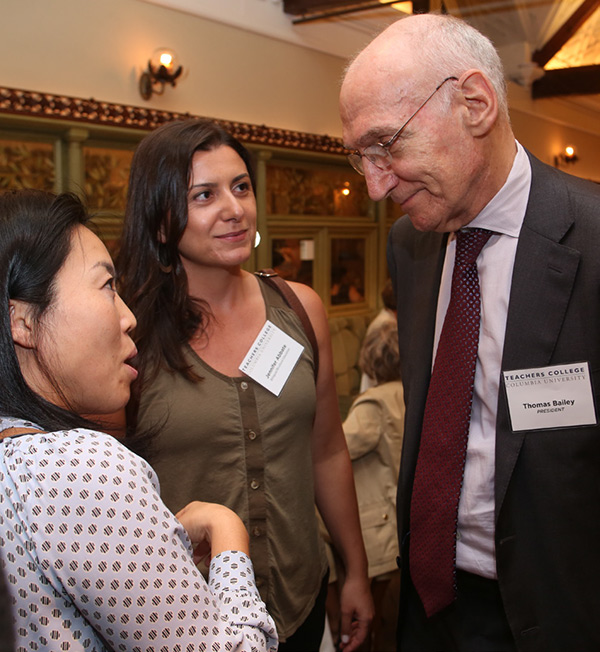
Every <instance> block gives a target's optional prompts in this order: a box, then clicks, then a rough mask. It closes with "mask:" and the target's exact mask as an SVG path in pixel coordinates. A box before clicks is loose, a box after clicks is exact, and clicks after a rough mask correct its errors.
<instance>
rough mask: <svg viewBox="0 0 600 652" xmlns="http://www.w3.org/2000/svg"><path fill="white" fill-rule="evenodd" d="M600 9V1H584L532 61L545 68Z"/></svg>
mask: <svg viewBox="0 0 600 652" xmlns="http://www.w3.org/2000/svg"><path fill="white" fill-rule="evenodd" d="M598 7H600V0H583V2H582V3H581V5H579V7H577V9H576V10H575V11H574V12H573V14H572V15H571V17H570V18H569V19H568V20H567V21H566V22H565V23H564V25H562V27H560V28H559V29H558V30H557V31H556V33H555V34H554V36H552V37H550V39H549V40H548V42H547V43H546V44H545V45H544V46H543V47H541V48H540V49H539V50H536V51H535V52H534V53H533V55H532V57H531V59H532V61H533V62H534V63H537V64H538V65H539V66H541V67H542V68H543V67H544V66H545V65H546V64H547V63H548V61H550V59H552V57H553V56H554V55H555V54H556V53H557V52H558V51H559V50H560V49H561V48H562V46H563V45H564V44H565V43H566V42H567V41H568V40H569V39H570V38H571V37H572V36H573V35H574V34H575V32H577V30H578V29H579V28H580V27H581V26H582V25H583V24H584V23H585V21H586V20H587V19H588V18H589V17H590V16H591V15H592V14H593V13H594V12H595V11H596V9H598Z"/></svg>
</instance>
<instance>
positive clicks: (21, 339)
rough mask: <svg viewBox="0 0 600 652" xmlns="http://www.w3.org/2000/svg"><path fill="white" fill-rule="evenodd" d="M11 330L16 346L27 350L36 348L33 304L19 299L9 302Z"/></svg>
mask: <svg viewBox="0 0 600 652" xmlns="http://www.w3.org/2000/svg"><path fill="white" fill-rule="evenodd" d="M9 310H10V329H11V331H12V338H13V341H14V343H15V344H18V345H19V346H22V347H23V348H25V349H33V348H35V338H34V329H33V316H32V309H31V304H29V303H26V302H25V301H19V300H17V299H11V300H10V301H9Z"/></svg>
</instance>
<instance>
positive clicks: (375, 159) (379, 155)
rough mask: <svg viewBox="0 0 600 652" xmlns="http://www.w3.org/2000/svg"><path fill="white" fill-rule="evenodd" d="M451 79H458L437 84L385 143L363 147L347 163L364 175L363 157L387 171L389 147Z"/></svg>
mask: <svg viewBox="0 0 600 652" xmlns="http://www.w3.org/2000/svg"><path fill="white" fill-rule="evenodd" d="M451 79H453V80H454V81H457V80H458V77H446V79H444V81H443V82H441V84H438V85H437V86H436V88H435V90H434V91H433V93H431V95H430V96H429V97H428V98H427V99H426V100H425V101H424V102H423V103H422V104H421V106H420V107H419V108H418V109H417V110H416V111H415V112H414V113H413V114H412V115H411V116H410V118H409V119H408V120H407V121H406V122H405V123H404V124H403V125H402V126H401V127H400V129H398V131H397V132H396V133H395V134H394V135H393V136H392V137H391V138H390V139H389V140H388V141H387V142H385V143H375V144H374V145H369V146H368V147H365V149H364V151H363V153H362V154H361V153H360V152H358V151H355V152H352V154H348V161H349V162H350V165H351V166H352V167H353V168H354V169H355V170H356V171H357V172H358V173H359V174H362V175H364V173H365V171H364V168H363V156H364V157H365V158H366V159H367V160H368V161H370V162H371V163H372V164H373V165H374V166H375V167H377V168H379V169H380V170H384V171H387V170H389V169H390V167H391V165H392V154H391V152H390V147H391V146H392V145H393V144H394V143H395V142H396V141H397V140H398V138H399V137H400V135H401V134H402V132H403V131H404V129H406V126H407V125H408V123H409V122H410V121H411V120H412V119H413V118H414V117H415V116H416V115H417V113H419V111H420V110H421V109H422V108H423V107H424V106H425V105H426V104H427V102H429V100H430V99H431V98H432V97H433V96H434V95H435V94H436V93H437V92H438V91H439V90H440V88H441V87H442V86H443V85H444V84H445V83H446V82H447V81H450V80H451Z"/></svg>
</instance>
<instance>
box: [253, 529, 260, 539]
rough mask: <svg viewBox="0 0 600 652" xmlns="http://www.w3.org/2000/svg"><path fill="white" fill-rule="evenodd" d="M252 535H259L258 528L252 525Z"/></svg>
mask: <svg viewBox="0 0 600 652" xmlns="http://www.w3.org/2000/svg"><path fill="white" fill-rule="evenodd" d="M252 536H255V537H259V536H260V528H259V527H253V528H252Z"/></svg>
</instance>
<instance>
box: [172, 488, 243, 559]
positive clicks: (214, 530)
mask: <svg viewBox="0 0 600 652" xmlns="http://www.w3.org/2000/svg"><path fill="white" fill-rule="evenodd" d="M175 516H176V518H177V519H178V520H179V522H180V523H181V524H182V525H183V527H184V528H185V529H186V531H187V533H188V536H189V537H190V540H191V542H192V545H193V547H194V562H195V563H196V564H198V563H200V561H202V560H204V561H205V564H206V565H207V566H209V565H210V560H211V559H212V558H213V557H215V556H216V555H218V554H219V553H220V552H224V551H225V550H238V551H240V552H243V553H245V554H247V555H249V554H250V546H249V542H248V532H247V531H246V528H245V526H244V524H243V522H242V520H241V519H240V517H239V516H238V515H237V514H236V513H235V512H232V511H231V510H230V509H229V508H228V507H225V506H224V505H218V504H216V503H202V502H200V501H198V500H195V501H193V502H191V503H189V504H188V505H186V506H185V507H184V508H183V509H182V510H181V511H179V512H177V514H175Z"/></svg>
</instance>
